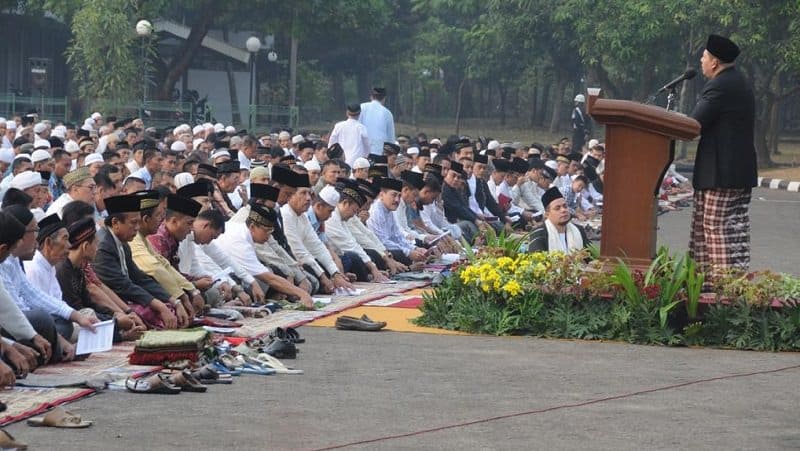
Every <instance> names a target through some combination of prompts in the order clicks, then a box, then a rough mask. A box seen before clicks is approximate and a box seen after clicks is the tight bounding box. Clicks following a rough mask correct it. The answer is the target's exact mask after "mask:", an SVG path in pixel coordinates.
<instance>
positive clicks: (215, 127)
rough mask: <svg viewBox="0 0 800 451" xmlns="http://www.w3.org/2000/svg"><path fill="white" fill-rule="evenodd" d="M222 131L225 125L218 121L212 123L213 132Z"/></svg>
mask: <svg viewBox="0 0 800 451" xmlns="http://www.w3.org/2000/svg"><path fill="white" fill-rule="evenodd" d="M224 131H225V126H224V125H222V124H220V123H219V122H217V123H216V124H214V132H215V133H219V132H224Z"/></svg>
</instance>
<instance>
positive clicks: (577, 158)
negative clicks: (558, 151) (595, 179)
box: [567, 152, 583, 163]
mask: <svg viewBox="0 0 800 451" xmlns="http://www.w3.org/2000/svg"><path fill="white" fill-rule="evenodd" d="M567 158H569V161H575V162H577V163H580V162H581V160H582V159H583V155H581V154H579V153H577V152H572V153H571V154H569V155H567Z"/></svg>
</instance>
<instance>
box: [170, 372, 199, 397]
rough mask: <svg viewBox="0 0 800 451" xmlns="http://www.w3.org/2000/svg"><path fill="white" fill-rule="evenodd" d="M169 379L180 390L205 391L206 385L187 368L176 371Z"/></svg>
mask: <svg viewBox="0 0 800 451" xmlns="http://www.w3.org/2000/svg"><path fill="white" fill-rule="evenodd" d="M169 381H170V382H172V383H173V384H175V385H176V386H178V387H180V388H181V390H182V391H188V392H194V393H205V392H206V391H207V390H208V387H206V386H205V385H203V384H202V383H201V382H200V381H199V380H197V379H196V378H195V377H194V376H192V373H191V372H190V371H189V370H183V371H177V372H175V373H172V374H171V375H170V376H169Z"/></svg>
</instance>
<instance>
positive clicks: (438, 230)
mask: <svg viewBox="0 0 800 451" xmlns="http://www.w3.org/2000/svg"><path fill="white" fill-rule="evenodd" d="M441 202H442V200H441V198H439V199H436V201H434V202H432V203H430V204H428V205H425V206H423V207H422V211H420V212H419V217H420V218H421V219H422V222H423V223H424V224H425V227H427V228H428V229H429V230H430V231H431V232H433V233H435V234H437V235H441V234H442V233H444V231H445V230H449V231H450V235H451V236H452V237H453V238H455V239H459V238H461V228H460V227H458V226H457V225H455V224H450V223H449V222H447V217H446V216H445V215H444V209H443V208H442V205H441Z"/></svg>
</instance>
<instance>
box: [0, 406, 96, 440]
mask: <svg viewBox="0 0 800 451" xmlns="http://www.w3.org/2000/svg"><path fill="white" fill-rule="evenodd" d="M91 425H92V422H91V421H83V420H82V419H81V416H80V415H75V414H74V413H72V412H70V411H68V410H66V409H64V408H63V407H61V406H57V407H56V408H54V409H53V410H51V411H49V412H47V414H45V416H43V417H39V418H31V419H30V420H28V426H33V427H51V428H63V429H83V428H88V427H89V426H91ZM3 448H4V449H5V447H3Z"/></svg>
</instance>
